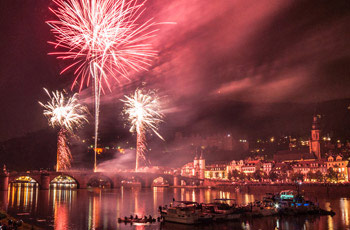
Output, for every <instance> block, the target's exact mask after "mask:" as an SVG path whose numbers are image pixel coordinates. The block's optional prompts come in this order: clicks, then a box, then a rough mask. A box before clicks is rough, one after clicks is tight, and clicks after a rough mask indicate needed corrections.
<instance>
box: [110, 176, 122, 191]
mask: <svg viewBox="0 0 350 230" xmlns="http://www.w3.org/2000/svg"><path fill="white" fill-rule="evenodd" d="M112 182H113V184H112V186H111V188H120V187H121V186H122V183H121V178H120V177H119V176H114V177H113V178H112Z"/></svg>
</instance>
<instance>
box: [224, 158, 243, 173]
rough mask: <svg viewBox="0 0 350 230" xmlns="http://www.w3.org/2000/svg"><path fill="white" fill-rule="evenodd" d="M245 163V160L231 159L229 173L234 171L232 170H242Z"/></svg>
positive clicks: (228, 165) (228, 166)
mask: <svg viewBox="0 0 350 230" xmlns="http://www.w3.org/2000/svg"><path fill="white" fill-rule="evenodd" d="M243 165H244V162H243V160H239V161H235V160H233V161H231V162H230V163H228V164H227V173H229V172H230V173H232V171H235V170H236V171H239V172H240V171H241V168H242V166H243Z"/></svg>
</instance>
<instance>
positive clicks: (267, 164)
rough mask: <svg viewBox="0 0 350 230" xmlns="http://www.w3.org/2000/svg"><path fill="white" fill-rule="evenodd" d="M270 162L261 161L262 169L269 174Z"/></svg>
mask: <svg viewBox="0 0 350 230" xmlns="http://www.w3.org/2000/svg"><path fill="white" fill-rule="evenodd" d="M272 166H273V164H272V162H268V161H265V162H263V163H262V171H263V172H264V173H265V174H266V175H269V174H270V172H271V170H272Z"/></svg>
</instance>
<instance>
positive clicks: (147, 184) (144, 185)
mask: <svg viewBox="0 0 350 230" xmlns="http://www.w3.org/2000/svg"><path fill="white" fill-rule="evenodd" d="M152 183H153V180H152V179H151V178H149V177H145V178H142V179H141V187H142V188H150V187H152Z"/></svg>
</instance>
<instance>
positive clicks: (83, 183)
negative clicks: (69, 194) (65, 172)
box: [76, 174, 89, 189]
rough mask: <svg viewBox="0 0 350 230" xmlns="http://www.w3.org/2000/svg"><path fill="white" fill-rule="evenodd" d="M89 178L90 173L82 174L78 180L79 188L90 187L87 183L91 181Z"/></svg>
mask: <svg viewBox="0 0 350 230" xmlns="http://www.w3.org/2000/svg"><path fill="white" fill-rule="evenodd" d="M76 179H77V178H76ZM88 180H89V175H87V174H86V175H80V177H79V180H77V183H78V188H79V189H86V188H87V187H88V186H87V184H88V183H89V181H88Z"/></svg>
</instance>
